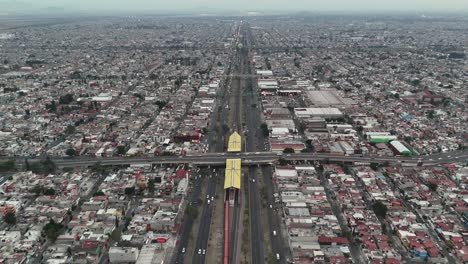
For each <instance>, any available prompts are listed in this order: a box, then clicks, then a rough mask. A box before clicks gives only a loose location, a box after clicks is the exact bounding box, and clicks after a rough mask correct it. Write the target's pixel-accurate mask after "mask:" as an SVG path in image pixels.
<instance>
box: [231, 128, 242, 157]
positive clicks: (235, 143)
mask: <svg viewBox="0 0 468 264" xmlns="http://www.w3.org/2000/svg"><path fill="white" fill-rule="evenodd" d="M241 150H242V138H241V136H240V135H239V133H237V132H236V131H234V133H232V134H231V135H230V136H229V142H228V148H227V151H228V152H241Z"/></svg>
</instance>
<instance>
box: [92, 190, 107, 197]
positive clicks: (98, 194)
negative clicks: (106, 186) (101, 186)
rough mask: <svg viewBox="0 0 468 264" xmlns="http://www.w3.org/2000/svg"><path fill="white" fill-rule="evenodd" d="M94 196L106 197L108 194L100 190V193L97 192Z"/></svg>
mask: <svg viewBox="0 0 468 264" xmlns="http://www.w3.org/2000/svg"><path fill="white" fill-rule="evenodd" d="M93 196H106V194H105V193H104V192H103V191H101V190H99V191H97V192H95V193H94V194H93Z"/></svg>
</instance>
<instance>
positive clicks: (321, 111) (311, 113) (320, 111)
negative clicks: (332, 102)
mask: <svg viewBox="0 0 468 264" xmlns="http://www.w3.org/2000/svg"><path fill="white" fill-rule="evenodd" d="M294 114H295V115H296V116H297V117H298V118H312V117H322V118H340V117H343V112H341V111H340V109H338V108H332V107H327V108H294Z"/></svg>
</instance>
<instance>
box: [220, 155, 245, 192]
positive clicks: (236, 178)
mask: <svg viewBox="0 0 468 264" xmlns="http://www.w3.org/2000/svg"><path fill="white" fill-rule="evenodd" d="M240 185H241V160H240V159H227V160H226V171H225V173H224V189H229V188H236V189H240Z"/></svg>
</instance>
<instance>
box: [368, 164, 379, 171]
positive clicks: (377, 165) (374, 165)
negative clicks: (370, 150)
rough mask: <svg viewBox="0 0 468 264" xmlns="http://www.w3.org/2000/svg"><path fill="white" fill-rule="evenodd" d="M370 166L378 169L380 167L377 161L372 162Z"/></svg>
mask: <svg viewBox="0 0 468 264" xmlns="http://www.w3.org/2000/svg"><path fill="white" fill-rule="evenodd" d="M370 167H371V168H372V169H373V170H375V171H376V170H378V169H379V164H378V163H375V162H372V163H371V164H370Z"/></svg>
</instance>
